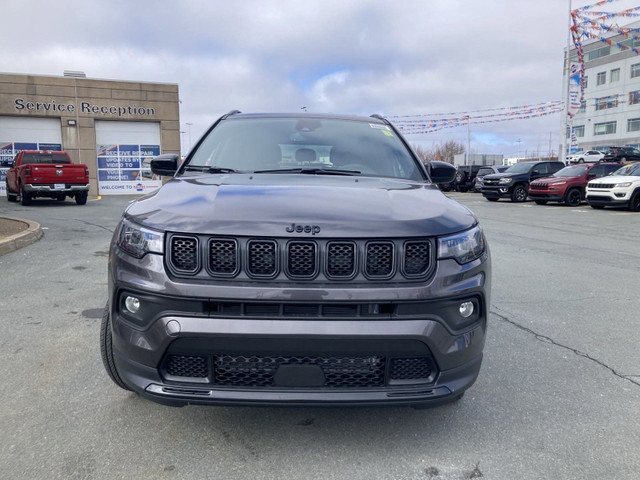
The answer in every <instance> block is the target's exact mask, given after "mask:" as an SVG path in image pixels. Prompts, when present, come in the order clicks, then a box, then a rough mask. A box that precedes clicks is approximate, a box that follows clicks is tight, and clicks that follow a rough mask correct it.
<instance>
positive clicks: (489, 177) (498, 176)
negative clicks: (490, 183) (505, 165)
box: [482, 172, 522, 181]
mask: <svg viewBox="0 0 640 480" xmlns="http://www.w3.org/2000/svg"><path fill="white" fill-rule="evenodd" d="M518 175H522V173H504V172H502V173H490V174H489V175H485V176H484V177H482V178H484V180H485V181H486V180H500V179H501V178H504V177H517V176H518Z"/></svg>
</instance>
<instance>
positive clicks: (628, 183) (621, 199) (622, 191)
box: [586, 162, 640, 212]
mask: <svg viewBox="0 0 640 480" xmlns="http://www.w3.org/2000/svg"><path fill="white" fill-rule="evenodd" d="M586 198H587V203H588V204H589V205H590V206H591V208H595V209H600V208H604V207H627V208H628V209H629V210H631V211H632V212H640V162H636V163H631V164H629V165H625V166H623V167H622V168H619V169H618V170H616V171H615V172H613V174H612V175H610V176H608V177H603V178H599V179H597V180H592V181H590V182H589V183H588V184H587V196H586Z"/></svg>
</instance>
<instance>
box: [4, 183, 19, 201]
mask: <svg viewBox="0 0 640 480" xmlns="http://www.w3.org/2000/svg"><path fill="white" fill-rule="evenodd" d="M6 185H7V201H8V202H16V201H18V196H17V195H16V194H15V193H11V190H9V184H8V183H7V184H6Z"/></svg>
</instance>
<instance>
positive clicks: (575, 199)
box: [564, 188, 582, 207]
mask: <svg viewBox="0 0 640 480" xmlns="http://www.w3.org/2000/svg"><path fill="white" fill-rule="evenodd" d="M581 202H582V193H580V190H578V189H577V188H572V189H571V190H569V191H568V192H567V196H566V197H565V198H564V204H565V205H566V206H567V207H578V206H580V203H581Z"/></svg>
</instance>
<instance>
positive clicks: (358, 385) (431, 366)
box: [160, 354, 438, 389]
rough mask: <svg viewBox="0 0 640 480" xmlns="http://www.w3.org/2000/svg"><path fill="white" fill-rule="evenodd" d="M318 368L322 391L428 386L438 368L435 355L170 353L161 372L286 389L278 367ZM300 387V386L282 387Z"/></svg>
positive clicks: (178, 378) (173, 377)
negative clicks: (303, 366)
mask: <svg viewBox="0 0 640 480" xmlns="http://www.w3.org/2000/svg"><path fill="white" fill-rule="evenodd" d="M283 365H285V366H290V365H305V366H309V365H314V366H317V367H319V368H320V369H321V370H322V372H323V375H324V384H323V385H318V388H323V389H345V388H348V389H371V388H388V387H394V386H407V385H416V384H424V385H427V384H430V383H433V381H434V380H435V379H436V377H437V374H438V368H437V366H436V364H435V362H434V360H433V358H432V357H431V356H417V357H397V358H393V357H391V358H389V357H384V356H376V355H360V356H341V355H332V356H307V355H305V356H302V355H298V356H296V355H293V356H291V355H289V356H287V355H259V354H256V355H242V354H212V355H207V356H204V355H189V354H168V355H167V356H166V358H165V360H164V361H163V363H162V366H161V368H160V371H161V373H162V375H163V376H164V377H165V379H166V380H168V381H169V382H171V383H199V384H203V383H206V384H212V385H213V386H218V387H224V388H229V387H231V388H249V389H251V388H283V387H279V386H278V384H277V379H276V374H277V372H278V368H279V367H280V366H283ZM284 388H296V387H284Z"/></svg>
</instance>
